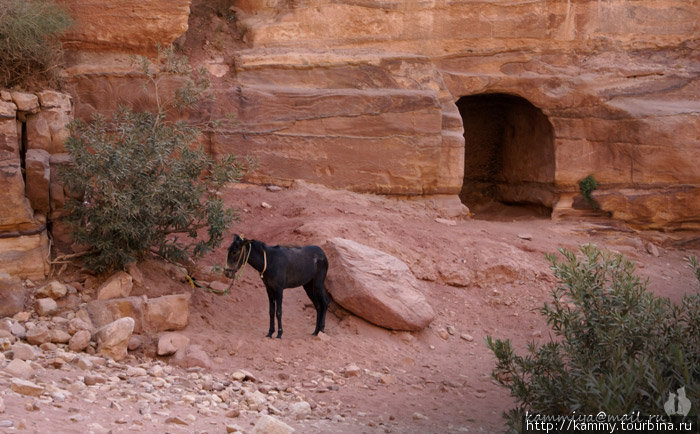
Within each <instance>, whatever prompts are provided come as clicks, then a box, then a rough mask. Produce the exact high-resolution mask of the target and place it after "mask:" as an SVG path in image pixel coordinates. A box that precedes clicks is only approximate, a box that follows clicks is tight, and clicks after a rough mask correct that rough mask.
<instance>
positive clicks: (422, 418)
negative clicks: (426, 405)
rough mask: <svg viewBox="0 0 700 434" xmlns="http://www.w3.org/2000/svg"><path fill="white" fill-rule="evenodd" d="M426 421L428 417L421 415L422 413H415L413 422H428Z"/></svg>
mask: <svg viewBox="0 0 700 434" xmlns="http://www.w3.org/2000/svg"><path fill="white" fill-rule="evenodd" d="M426 419H428V417H427V416H425V415H423V414H421V413H418V412H415V413H413V420H426Z"/></svg>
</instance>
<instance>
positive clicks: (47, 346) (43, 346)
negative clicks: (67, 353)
mask: <svg viewBox="0 0 700 434" xmlns="http://www.w3.org/2000/svg"><path fill="white" fill-rule="evenodd" d="M39 348H41V349H42V350H44V351H46V352H50V351H56V349H58V345H56V344H54V343H53V342H44V343H43V344H41V345H39Z"/></svg>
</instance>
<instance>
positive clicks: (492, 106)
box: [457, 93, 554, 219]
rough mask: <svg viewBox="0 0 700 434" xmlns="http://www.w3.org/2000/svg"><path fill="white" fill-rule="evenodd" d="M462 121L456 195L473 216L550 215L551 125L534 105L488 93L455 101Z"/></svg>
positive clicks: (552, 192)
mask: <svg viewBox="0 0 700 434" xmlns="http://www.w3.org/2000/svg"><path fill="white" fill-rule="evenodd" d="M457 107H458V108H459V112H460V115H461V116H462V121H463V123H464V141H465V148H464V182H463V184H462V190H461V192H460V195H459V196H460V199H461V200H462V202H463V203H464V204H465V205H467V206H468V207H469V208H470V210H472V213H473V214H474V215H475V217H476V218H487V219H500V218H501V217H502V218H504V219H510V218H513V217H519V216H536V217H549V216H550V215H551V212H552V205H553V202H554V128H553V127H552V124H551V123H550V121H549V119H548V118H547V116H546V115H545V114H544V113H543V112H542V110H540V109H539V108H537V107H535V106H534V105H532V104H531V103H530V102H529V101H527V100H526V99H524V98H521V97H519V96H515V95H509V94H503V93H492V94H480V95H470V96H464V97H461V98H460V99H459V100H458V101H457Z"/></svg>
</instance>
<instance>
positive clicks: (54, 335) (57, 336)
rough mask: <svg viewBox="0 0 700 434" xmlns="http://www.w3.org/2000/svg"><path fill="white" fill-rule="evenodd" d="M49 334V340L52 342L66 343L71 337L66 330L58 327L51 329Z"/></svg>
mask: <svg viewBox="0 0 700 434" xmlns="http://www.w3.org/2000/svg"><path fill="white" fill-rule="evenodd" d="M49 335H50V336H51V342H53V343H54V344H67V343H68V341H70V339H71V336H70V334H69V333H68V332H67V331H64V330H60V329H53V330H51V331H50V332H49Z"/></svg>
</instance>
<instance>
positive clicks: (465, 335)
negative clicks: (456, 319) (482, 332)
mask: <svg viewBox="0 0 700 434" xmlns="http://www.w3.org/2000/svg"><path fill="white" fill-rule="evenodd" d="M459 337H460V338H462V339H464V340H465V341H467V342H472V341H474V337H473V336H472V335H470V334H467V333H464V334H462V335H460V336H459Z"/></svg>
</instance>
